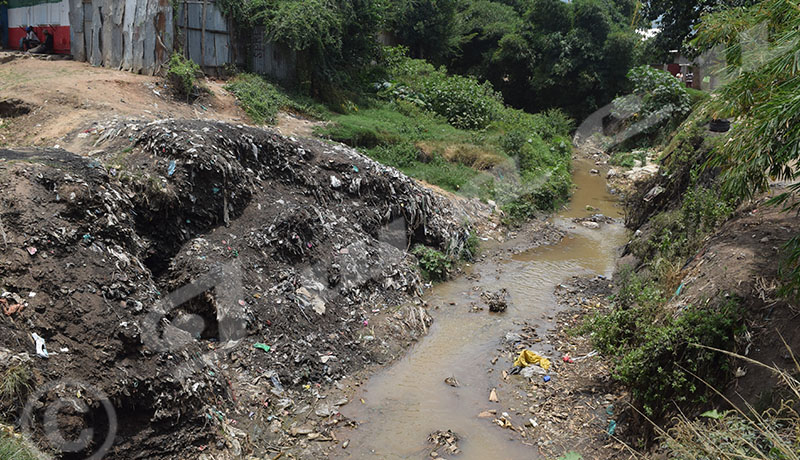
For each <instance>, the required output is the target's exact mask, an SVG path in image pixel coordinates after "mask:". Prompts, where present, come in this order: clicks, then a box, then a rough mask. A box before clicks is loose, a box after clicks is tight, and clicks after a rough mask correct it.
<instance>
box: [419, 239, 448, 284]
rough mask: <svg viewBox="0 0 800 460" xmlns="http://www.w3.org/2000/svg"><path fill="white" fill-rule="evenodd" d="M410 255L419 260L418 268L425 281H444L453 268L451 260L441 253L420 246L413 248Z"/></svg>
mask: <svg viewBox="0 0 800 460" xmlns="http://www.w3.org/2000/svg"><path fill="white" fill-rule="evenodd" d="M411 253H412V254H414V255H415V256H416V257H417V259H418V260H419V267H420V269H421V270H422V274H423V276H425V279H427V280H430V281H444V280H446V279H447V277H448V276H449V275H450V270H451V269H452V268H453V260H452V259H451V258H450V257H448V256H447V254H444V253H443V252H441V251H437V250H436V249H433V248H429V247H426V246H422V245H417V246H415V247H414V248H413V249H412V250H411Z"/></svg>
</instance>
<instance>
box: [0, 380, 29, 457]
mask: <svg viewBox="0 0 800 460" xmlns="http://www.w3.org/2000/svg"><path fill="white" fill-rule="evenodd" d="M30 382H31V373H30V370H28V368H27V367H26V366H25V365H23V364H14V365H11V366H9V367H7V368H6V369H5V370H4V371H3V372H2V373H0V403H2V405H6V404H13V403H16V402H18V401H19V400H21V399H22V398H23V397H24V396H25V395H26V394H27V393H28V390H29V389H30ZM0 458H3V457H0Z"/></svg>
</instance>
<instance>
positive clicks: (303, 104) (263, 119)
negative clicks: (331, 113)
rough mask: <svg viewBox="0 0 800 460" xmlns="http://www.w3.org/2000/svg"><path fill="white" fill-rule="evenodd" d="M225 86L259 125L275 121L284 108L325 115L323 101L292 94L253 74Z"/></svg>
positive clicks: (318, 115)
mask: <svg viewBox="0 0 800 460" xmlns="http://www.w3.org/2000/svg"><path fill="white" fill-rule="evenodd" d="M225 89H226V90H228V91H230V92H231V93H232V94H233V95H234V96H235V97H236V99H237V100H238V101H239V104H240V105H241V107H242V109H243V110H244V111H245V112H246V113H247V115H249V116H250V118H252V119H253V121H254V122H256V123H258V124H265V123H274V122H275V116H276V115H277V114H278V112H279V111H280V110H291V111H294V112H298V113H300V114H305V115H309V116H312V117H321V116H322V115H323V113H324V112H325V109H322V108H321V106H320V105H319V104H316V103H314V102H313V101H310V100H308V99H307V98H297V97H290V96H289V95H288V94H287V93H286V92H284V91H282V90H281V89H279V88H278V87H276V86H275V85H273V84H272V83H270V82H269V81H267V79H265V78H264V77H262V76H260V75H256V74H252V73H240V74H238V75H237V76H236V77H234V78H233V79H232V80H231V81H230V82H228V84H227V85H225Z"/></svg>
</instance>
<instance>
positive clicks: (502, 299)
mask: <svg viewBox="0 0 800 460" xmlns="http://www.w3.org/2000/svg"><path fill="white" fill-rule="evenodd" d="M506 297H508V292H507V291H506V290H505V289H500V290H499V291H497V292H488V291H483V292H482V293H481V298H482V299H483V301H484V302H486V305H488V306H489V311H491V312H495V313H499V312H503V311H506V308H508V302H507V300H506Z"/></svg>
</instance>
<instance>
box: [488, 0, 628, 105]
mask: <svg viewBox="0 0 800 460" xmlns="http://www.w3.org/2000/svg"><path fill="white" fill-rule="evenodd" d="M628 12H630V14H632V9H631V8H630V2H628V1H619V2H611V1H602V0H575V1H574V2H572V3H564V2H562V1H560V0H533V1H532V2H530V8H529V9H528V11H527V12H526V14H525V16H524V25H523V26H522V27H521V28H520V29H519V31H518V32H515V33H512V34H508V35H506V36H504V37H503V38H502V39H500V41H499V48H498V50H497V51H496V52H495V54H494V56H493V60H494V61H493V62H494V64H495V65H496V66H498V70H499V71H501V72H502V79H501V83H500V85H499V87H500V88H501V89H502V91H503V94H504V95H505V97H506V100H508V101H512V102H513V103H515V104H518V105H519V106H520V107H523V108H525V109H526V110H529V111H540V110H544V109H547V108H552V107H561V108H563V109H564V110H566V111H567V112H568V113H569V114H570V115H572V116H573V117H575V118H579V119H580V118H583V117H585V116H586V115H588V114H590V113H592V112H593V111H595V110H596V109H597V108H598V107H600V106H602V105H605V104H607V103H608V102H610V101H611V100H612V99H613V98H614V96H616V95H617V93H619V92H621V91H622V90H623V88H624V87H625V85H626V81H625V74H626V73H627V71H628V70H629V69H630V68H631V66H632V64H633V59H634V49H635V47H636V46H637V43H638V40H639V39H638V37H637V35H636V34H635V32H634V30H633V27H632V26H631V25H630V21H631V19H630V18H627V19H624V14H628ZM623 19H624V20H623Z"/></svg>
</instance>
